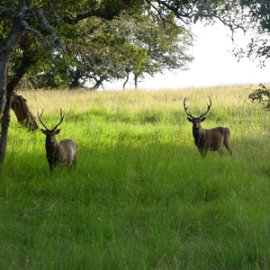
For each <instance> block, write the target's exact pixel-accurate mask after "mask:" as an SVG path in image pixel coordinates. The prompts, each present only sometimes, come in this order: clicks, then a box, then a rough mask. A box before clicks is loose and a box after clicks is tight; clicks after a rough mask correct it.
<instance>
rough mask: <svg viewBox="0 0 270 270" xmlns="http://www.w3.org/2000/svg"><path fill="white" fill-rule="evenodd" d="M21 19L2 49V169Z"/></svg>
mask: <svg viewBox="0 0 270 270" xmlns="http://www.w3.org/2000/svg"><path fill="white" fill-rule="evenodd" d="M19 6H20V12H21V14H23V13H24V10H25V8H26V4H25V1H23V0H22V1H20V3H19ZM20 19H21V18H18V19H17V20H16V21H15V22H14V24H13V26H12V28H11V30H10V32H9V34H8V36H7V37H6V39H5V40H4V42H3V46H2V48H1V49H0V119H1V134H0V168H1V167H2V165H3V163H4V159H5V156H6V148H7V138H8V126H9V120H10V119H9V115H10V105H11V98H12V94H13V91H11V92H7V75H8V64H9V58H10V55H11V53H12V52H13V51H14V49H15V47H16V45H17V43H18V41H19V39H20V37H21V35H22V33H23V31H24V29H23V27H22V24H21V21H20Z"/></svg>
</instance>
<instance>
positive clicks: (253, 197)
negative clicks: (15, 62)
mask: <svg viewBox="0 0 270 270" xmlns="http://www.w3.org/2000/svg"><path fill="white" fill-rule="evenodd" d="M250 91H251V90H250V89H249V88H248V87H245V86H232V87H220V88H206V89H187V90H180V91H166V90H164V91H158V92H155V91H153V92H151V91H148V92H146V91H126V92H107V93H103V92H101V93H95V92H87V91H83V90H81V91H70V92H68V91H59V92H57V91H51V90H47V91H40V92H30V91H29V92H22V94H23V95H24V96H25V97H26V98H27V100H28V104H29V106H30V108H31V109H32V111H33V112H34V113H36V112H37V111H40V110H41V109H44V115H43V118H44V121H45V122H46V124H47V125H48V126H49V127H50V126H53V125H55V123H56V122H57V121H58V120H59V109H60V108H62V109H63V111H64V112H65V113H66V118H65V120H64V121H63V123H62V125H61V133H60V134H59V135H58V137H57V138H58V139H59V140H61V139H64V138H72V139H74V140H75V141H76V142H77V144H78V161H77V167H76V168H75V169H74V170H69V169H65V168H58V169H57V170H56V171H55V172H54V173H53V174H52V173H51V172H50V171H49V168H48V164H47V161H46V158H45V149H44V143H45V137H44V135H43V134H42V133H41V132H36V133H30V132H28V131H26V130H24V129H22V128H21V127H20V126H19V124H18V123H17V122H16V119H15V117H14V116H13V115H12V122H11V127H10V133H9V145H8V153H7V159H6V164H5V168H4V172H3V174H2V175H1V179H0V202H1V205H0V244H1V249H0V262H1V266H0V269H200V270H201V269H207V270H208V269H269V267H270V265H269V259H270V257H269V256H270V248H269V242H270V232H269V226H270V210H269V203H270V181H269V180H270V179H269V178H270V165H269V154H270V147H269V132H270V130H269V123H270V121H269V113H268V112H265V111H264V110H263V109H262V107H261V106H260V105H258V104H249V103H247V102H246V101H247V96H248V94H249V93H250ZM186 96H187V97H188V98H189V99H188V102H189V107H190V110H191V111H192V113H193V112H194V114H199V113H200V112H201V111H202V110H205V109H206V105H207V102H208V96H211V98H212V101H213V106H212V109H211V111H210V112H209V114H208V117H207V120H206V121H205V122H204V123H203V126H204V127H206V128H211V127H214V126H217V125H224V126H228V127H230V129H231V133H232V138H231V139H232V146H231V147H232V150H233V157H230V156H229V155H228V153H226V151H225V150H224V155H223V156H222V157H220V156H219V155H218V154H217V153H208V155H207V157H206V159H201V158H200V155H199V152H198V150H197V149H196V148H195V146H194V143H193V138H192V132H191V124H190V123H189V122H188V121H187V120H186V115H185V113H184V112H183V104H182V103H183V98H184V97H186Z"/></svg>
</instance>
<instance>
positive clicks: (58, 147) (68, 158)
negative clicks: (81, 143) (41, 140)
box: [38, 109, 76, 171]
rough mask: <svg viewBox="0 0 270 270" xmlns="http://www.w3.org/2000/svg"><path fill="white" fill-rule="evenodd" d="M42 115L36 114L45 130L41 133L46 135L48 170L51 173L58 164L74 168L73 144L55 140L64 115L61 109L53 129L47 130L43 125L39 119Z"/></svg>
mask: <svg viewBox="0 0 270 270" xmlns="http://www.w3.org/2000/svg"><path fill="white" fill-rule="evenodd" d="M42 114H43V110H42V112H41V114H39V113H38V119H39V121H40V123H41V124H42V126H43V127H44V128H45V129H41V131H42V133H44V134H45V135H46V143H45V148H46V157H47V160H48V163H49V166H50V170H51V171H53V170H54V168H55V166H56V165H58V164H61V165H64V166H74V165H75V163H76V144H75V142H74V141H72V140H70V139H65V140H62V141H60V142H59V143H58V142H57V140H56V138H55V135H56V134H58V133H59V132H60V129H57V128H58V126H59V125H60V124H61V123H62V121H63V119H64V117H65V115H64V114H63V113H62V109H60V122H59V123H58V124H57V125H56V126H55V127H54V128H53V129H48V128H47V127H46V125H45V124H44V123H43V121H42V119H41V117H42Z"/></svg>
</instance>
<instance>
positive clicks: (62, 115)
mask: <svg viewBox="0 0 270 270" xmlns="http://www.w3.org/2000/svg"><path fill="white" fill-rule="evenodd" d="M64 118H65V114H63V112H62V109H60V122H59V123H58V124H57V125H56V126H55V127H54V128H53V129H52V130H55V129H56V128H57V127H58V126H59V125H60V124H61V123H62V122H63V120H64Z"/></svg>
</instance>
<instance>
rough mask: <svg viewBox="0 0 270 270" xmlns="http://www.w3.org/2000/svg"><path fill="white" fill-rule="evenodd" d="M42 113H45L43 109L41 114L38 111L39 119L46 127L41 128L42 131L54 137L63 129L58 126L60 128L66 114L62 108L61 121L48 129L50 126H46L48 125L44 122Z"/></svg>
mask: <svg viewBox="0 0 270 270" xmlns="http://www.w3.org/2000/svg"><path fill="white" fill-rule="evenodd" d="M42 114H43V110H42V111H41V114H39V113H38V119H39V122H40V123H41V125H42V126H43V127H44V128H45V129H41V132H42V133H43V134H45V135H46V136H47V137H49V138H51V139H52V138H54V136H55V135H56V134H58V133H59V132H60V131H61V129H57V128H58V127H59V126H60V124H61V123H62V122H63V120H64V118H65V114H63V112H62V109H60V121H59V123H58V124H57V125H56V126H55V127H54V128H52V129H48V128H47V127H46V125H45V124H44V122H43V120H42V119H41V117H42Z"/></svg>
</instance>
